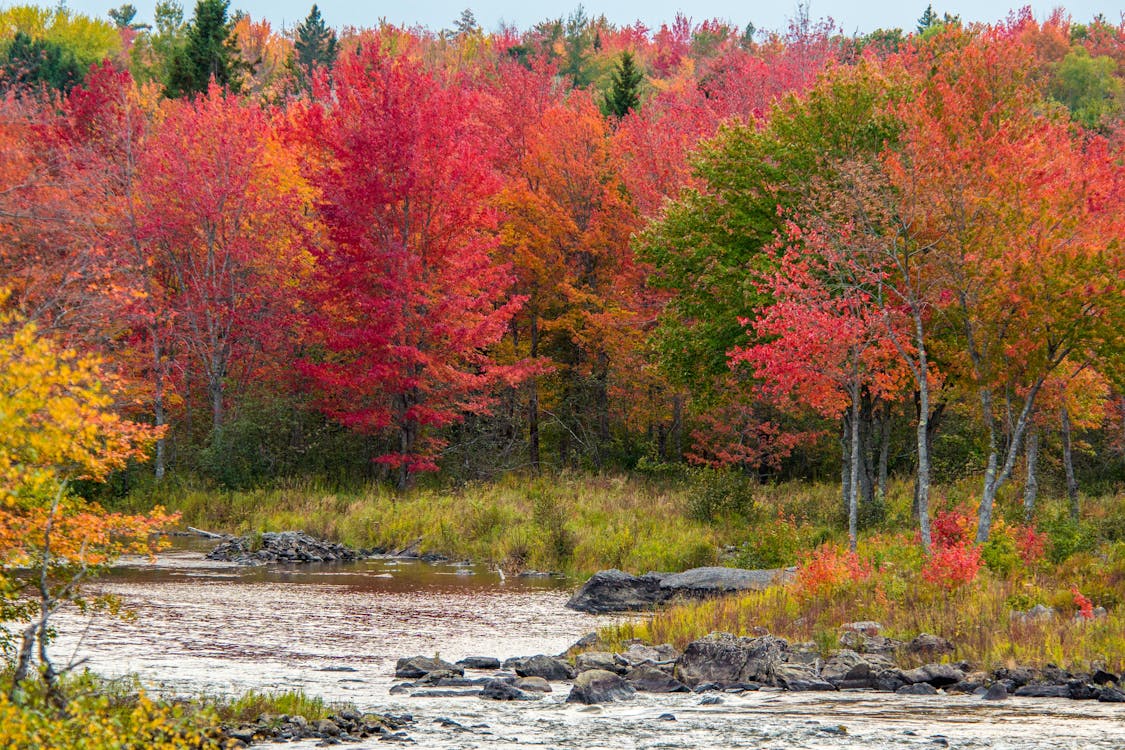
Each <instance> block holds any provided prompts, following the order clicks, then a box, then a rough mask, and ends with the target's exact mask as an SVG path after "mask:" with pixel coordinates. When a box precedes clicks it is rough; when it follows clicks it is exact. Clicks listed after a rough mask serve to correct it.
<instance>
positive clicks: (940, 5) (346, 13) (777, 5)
mask: <svg viewBox="0 0 1125 750" xmlns="http://www.w3.org/2000/svg"><path fill="white" fill-rule="evenodd" d="M31 1H32V2H34V0H31ZM127 1H128V0H68V2H67V5H68V6H69V7H70V8H72V9H74V10H77V11H81V12H83V13H88V14H90V15H94V16H99V17H103V18H104V17H105V12H106V11H107V10H108V9H110V8H113V7H116V6H119V5H122V4H123V3H124V2H127ZM181 2H182V4H183V5H184V11H185V16H188V17H190V16H191V12H192V8H194V7H195V0H181ZM1011 2H1012V0H1007V1H1006V0H975V1H974V2H962V1H957V2H949V3H944V2H935V3H934V4H933V5H934V10H935V11H937V12H938V13H939V14H940V13H956V14H959V15H960V16H961V18H962V19H964V20H966V21H997V20H999V19H1001V18H1003V17H1005V16H1007V14H1008V13H1009V12H1010V11H1011V9H1012V8H1013V7H1019V6H1015V5H1012V4H1011ZM1016 2H1018V0H1016ZM132 3H133V5H134V6H135V7H136V8H137V10H138V17H139V19H140V20H141V21H151V20H152V10H153V7H154V6H155V4H156V2H155V0H132ZM10 4H14V3H12V2H10V1H8V0H0V5H10ZM40 4H43V5H51V4H53V3H51V2H49V0H41V3H40ZM578 4H579V3H578V2H577V1H576V0H550V2H538V3H537V2H518V1H517V0H405V1H402V0H400V2H397V3H385V2H377V3H368V2H360V1H358V0H319V2H318V5H319V6H320V11H321V14H322V15H323V16H324V19H325V21H326V22H327V23H328V24H329V25H330V26H334V27H337V28H338V27H341V26H371V25H374V24H376V23H378V21H379V19H380V18H385V19H386V20H387V21H389V22H391V23H395V24H399V25H408V26H409V25H414V24H420V25H422V26H426V27H428V28H430V29H432V30H435V31H436V30H440V29H443V28H449V27H451V26H452V25H453V21H454V20H455V19H456V18H457V17H458V16H459V15H460V14H461V11H462V10H464V9H465V8H466V7H469V8H471V9H472V10H473V13H474V14H475V15H476V17H477V21H478V22H479V23H480V24H481V26H482V27H484V29H485V30H486V31H492V30H494V29H496V28H497V26H498V25H499V23H500V22H501V21H504V22H507V23H510V24H515V25H516V26H518V27H519V28H521V29H526V28H528V27H529V26H531V25H533V24H535V23H537V22H539V21H542V20H546V19H548V18H558V17H560V16H567V15H569V14H570V13H572V12H573V11H574V9H575V8H576V7H578ZM583 5H584V7H585V9H586V14H587V15H588V16H591V17H594V16H598V15H601V14H603V13H604V14H605V15H606V16H607V17H608V18H609V19H610V20H611V21H613V22H614V23H617V24H631V23H632V22H634V21H637V20H640V21H642V22H644V23H645V24H646V25H647V26H649V27H652V28H659V27H660V24H661V23H664V22H670V21H671V20H672V19H673V18H674V17H675V14H676V13H677V12H678V11H682V12H684V14H685V15H687V16H688V17H690V18H692V19H693V20H695V21H697V22H698V21H702V20H705V19H708V18H720V19H723V20H726V21H731V22H733V23H735V24H736V25H737V26H739V27H742V26H745V25H746V23H747V22H753V23H754V25H755V26H756V27H757V28H759V29H771V30H773V29H782V28H784V27H785V25H786V23H787V20H788V19H789V18H791V17H792V16H793V15H794V14H795V11H796V8H797V2H796V1H795V0H780V2H776V1H775V2H760V1H759V2H738V0H621V1H619V2H600V3H599V2H596V0H588V1H587V2H585V3H583ZM1030 5H1031V8H1032V11H1033V12H1034V13H1035V15H1036V17H1039V18H1042V17H1044V16H1045V15H1047V14H1048V13H1049V12H1050V11H1051V9H1052V8H1054V7H1057V6H1058V5H1059V3H1058V1H1057V0H1050V1H1036V2H1031V3H1030ZM311 6H312V0H231V9H232V10H236V9H237V10H244V11H246V12H248V13H249V14H250V16H251V17H252V18H255V19H260V18H263V17H264V18H266V19H268V20H269V21H270V22H271V23H272V24H273V25H274V26H275V27H281V26H285V27H292V26H293V25H295V24H296V23H299V22H300V21H301V20H302V19H303V18H304V17H305V16H306V15H308V12H309V8H310V7H311ZM925 7H926V2H925V0H911V1H910V2H901V0H900V1H897V2H892V1H891V0H874V1H872V2H855V1H854V0H852V1H851V2H849V1H848V0H812V1H811V2H810V3H809V15H810V16H811V17H812V18H814V19H818V18H823V17H825V16H831V17H832V18H833V19H834V20H835V21H836V24H837V25H838V26H839V27H840V28H842V29H843V30H844V32H846V33H849V34H851V33H854V32H857V31H858V32H859V33H866V32H868V31H872V30H874V29H876V28H895V27H898V28H902V29H906V30H910V29H912V28H914V25H915V23H916V21H917V19H918V17H919V16H920V15H922V12H923V10H925ZM1064 7H1066V9H1067V10H1068V11H1069V13H1070V15H1071V16H1072V17H1073V19H1074V20H1075V21H1079V22H1085V21H1089V20H1090V19H1092V18H1093V17H1094V16H1095V15H1096V14H1098V13H1102V14H1104V15H1105V16H1106V18H1107V19H1109V20H1110V21H1112V22H1114V23H1116V22H1118V21H1120V19H1121V14H1122V11H1121V4H1120V0H1074V1H1073V2H1071V3H1069V4H1067V5H1065V6H1064Z"/></svg>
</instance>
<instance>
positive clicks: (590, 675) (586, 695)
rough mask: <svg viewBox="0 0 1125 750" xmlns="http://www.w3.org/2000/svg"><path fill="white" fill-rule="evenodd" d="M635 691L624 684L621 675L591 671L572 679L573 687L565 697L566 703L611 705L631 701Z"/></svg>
mask: <svg viewBox="0 0 1125 750" xmlns="http://www.w3.org/2000/svg"><path fill="white" fill-rule="evenodd" d="M636 692H637V689H636V688H634V687H633V686H632V685H630V684H629V683H628V682H626V681H625V680H624V679H623V678H622V677H621V675H618V674H614V673H613V672H608V671H606V670H604V669H591V670H589V671H587V672H583V673H582V674H580V675H578V677H576V678H575V679H574V686H573V687H572V688H571V689H570V695H568V696H567V698H566V702H567V703H585V704H593V703H612V702H614V701H624V700H631V699H632V698H633V696H634V695H635V694H636Z"/></svg>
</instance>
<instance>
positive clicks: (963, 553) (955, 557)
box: [922, 542, 983, 590]
mask: <svg viewBox="0 0 1125 750" xmlns="http://www.w3.org/2000/svg"><path fill="white" fill-rule="evenodd" d="M982 564H983V561H982V560H981V556H980V547H978V546H977V545H975V544H973V543H971V542H961V543H959V544H956V545H951V546H944V545H936V544H935V545H934V549H933V554H932V555H931V556H930V559H929V560H927V561H926V563H925V564H924V565H923V566H922V577H923V578H924V579H926V580H927V581H929V582H930V583H932V584H935V585H937V586H940V587H941V588H943V589H946V590H952V589H955V588H958V587H960V586H964V585H966V584H969V583H972V582H973V580H974V579H976V577H977V573H979V572H980V569H981V565H982Z"/></svg>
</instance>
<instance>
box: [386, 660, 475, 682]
mask: <svg viewBox="0 0 1125 750" xmlns="http://www.w3.org/2000/svg"><path fill="white" fill-rule="evenodd" d="M439 670H440V671H444V672H451V673H453V674H457V675H463V674H465V670H464V669H462V668H461V667H459V666H457V665H456V664H450V663H449V662H447V661H442V660H441V659H434V658H430V657H428V656H411V657H407V658H404V659H399V660H398V663H397V664H395V677H400V678H404V679H407V680H412V679H414V678H416V677H425V676H426V675H428V674H430V673H431V672H437V671H439Z"/></svg>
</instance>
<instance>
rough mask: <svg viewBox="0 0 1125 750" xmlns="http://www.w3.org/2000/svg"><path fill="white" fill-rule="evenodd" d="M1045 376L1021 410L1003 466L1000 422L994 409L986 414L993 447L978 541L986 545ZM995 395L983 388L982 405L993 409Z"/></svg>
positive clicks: (990, 441)
mask: <svg viewBox="0 0 1125 750" xmlns="http://www.w3.org/2000/svg"><path fill="white" fill-rule="evenodd" d="M1045 378H1046V376H1044V377H1042V378H1040V379H1039V381H1038V382H1037V383H1035V385H1033V386H1032V387H1031V390H1029V391H1028V393H1027V399H1026V400H1025V401H1024V404H1023V409H1021V410H1020V415H1019V417H1018V418H1017V419H1016V424H1015V429H1014V430H1013V432H1012V437H1011V439H1010V440H1009V441H1008V448H1007V455H1006V456H1005V458H1004V463H1003V464H1002V465H999V468H998V464H999V461H998V457H999V451H998V448H997V437H996V423H995V420H994V419H993V418H992V413H991V411H990V410H988V411H986V413H985V420H986V421H987V422H988V428H989V449H990V450H989V457H988V468H987V470H986V471H985V475H984V493H983V495H982V496H981V501H980V517H979V521H978V524H977V543H978V544H983V543H985V542H987V541H988V537H989V533H990V532H991V530H992V509H993V506H994V505H995V502H996V493H997V492H998V491H999V490H1000V488H1001V487H1003V486H1004V483H1005V482H1007V481H1008V478H1009V477H1011V475H1012V469H1013V468H1015V465H1016V457H1017V456H1018V455H1019V450H1020V445H1021V444H1022V442H1023V436H1024V433H1025V432H1026V431H1027V428H1028V425H1029V424H1030V423H1031V415H1032V414H1033V413H1034V411H1035V398H1036V396H1037V395H1038V394H1039V389H1040V388H1042V387H1043V380H1044V379H1045ZM991 395H992V393H991V391H990V390H989V389H987V388H982V389H981V405H982V406H984V407H986V409H990V408H991Z"/></svg>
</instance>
